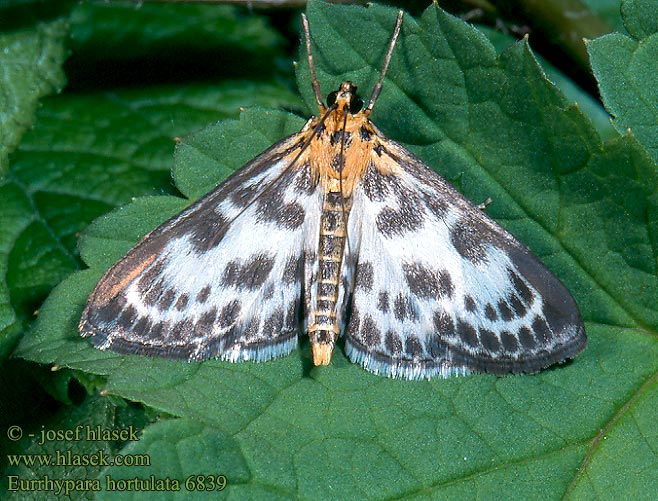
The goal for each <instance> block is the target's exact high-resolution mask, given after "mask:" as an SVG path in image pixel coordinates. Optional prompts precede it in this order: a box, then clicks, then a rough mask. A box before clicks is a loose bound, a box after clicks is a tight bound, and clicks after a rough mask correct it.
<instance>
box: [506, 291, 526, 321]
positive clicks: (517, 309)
mask: <svg viewBox="0 0 658 501" xmlns="http://www.w3.org/2000/svg"><path fill="white" fill-rule="evenodd" d="M507 301H508V303H509V305H510V306H511V307H512V309H513V310H514V313H516V316H517V317H522V316H523V315H525V313H526V311H527V310H528V309H527V308H526V306H525V304H523V302H522V301H521V299H520V298H519V296H517V295H516V294H511V295H510V296H508V298H507Z"/></svg>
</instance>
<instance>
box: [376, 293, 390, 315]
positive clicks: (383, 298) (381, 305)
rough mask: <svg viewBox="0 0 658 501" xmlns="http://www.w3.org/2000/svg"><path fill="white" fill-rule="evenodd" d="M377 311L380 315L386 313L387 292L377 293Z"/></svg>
mask: <svg viewBox="0 0 658 501" xmlns="http://www.w3.org/2000/svg"><path fill="white" fill-rule="evenodd" d="M377 309H378V310H379V311H381V312H382V313H388V292H386V291H382V292H380V293H379V298H378V301H377Z"/></svg>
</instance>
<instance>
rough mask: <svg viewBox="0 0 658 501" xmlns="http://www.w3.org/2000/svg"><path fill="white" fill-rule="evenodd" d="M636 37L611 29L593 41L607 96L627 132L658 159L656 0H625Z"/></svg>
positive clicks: (591, 47)
mask: <svg viewBox="0 0 658 501" xmlns="http://www.w3.org/2000/svg"><path fill="white" fill-rule="evenodd" d="M623 7H624V8H623V11H622V13H623V15H624V22H625V24H626V27H627V29H628V31H629V32H630V33H631V35H632V36H633V38H631V37H628V36H626V35H622V34H620V33H611V34H609V35H605V36H603V37H600V38H597V39H595V40H592V41H590V42H589V43H588V44H587V49H588V51H589V56H590V60H591V64H592V69H593V71H594V75H595V76H596V79H597V80H598V83H599V90H600V92H601V97H602V98H603V102H604V104H605V106H606V108H607V109H608V111H609V112H610V114H611V115H613V117H614V121H613V124H614V126H615V128H616V129H617V130H618V131H619V132H620V133H621V134H626V133H627V132H629V133H631V134H633V135H634V136H635V137H636V138H637V140H638V141H639V142H640V143H642V145H644V147H645V148H646V149H647V151H649V153H650V154H651V156H652V157H653V159H654V161H658V111H657V110H658V89H656V85H655V75H656V74H658V24H656V19H658V16H657V14H658V10H657V9H656V3H655V2H653V1H651V0H636V1H632V2H630V1H628V2H624V4H623Z"/></svg>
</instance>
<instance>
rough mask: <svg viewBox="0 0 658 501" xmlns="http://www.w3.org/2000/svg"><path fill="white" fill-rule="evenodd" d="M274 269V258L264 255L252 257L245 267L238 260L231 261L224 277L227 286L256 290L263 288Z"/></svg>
mask: <svg viewBox="0 0 658 501" xmlns="http://www.w3.org/2000/svg"><path fill="white" fill-rule="evenodd" d="M273 268H274V258H273V257H270V256H268V255H266V254H264V253H261V254H257V255H255V256H252V257H251V258H250V259H249V260H248V261H246V262H245V263H244V264H243V265H241V264H240V262H239V261H238V260H234V261H230V262H229V263H228V264H227V265H226V268H225V269H224V276H223V277H222V280H223V283H224V284H225V285H232V286H234V287H238V288H244V289H248V290H255V289H258V288H259V287H261V286H262V285H263V284H264V283H265V281H266V280H267V278H268V277H269V276H270V273H271V272H272V269H273Z"/></svg>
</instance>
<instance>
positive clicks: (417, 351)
mask: <svg viewBox="0 0 658 501" xmlns="http://www.w3.org/2000/svg"><path fill="white" fill-rule="evenodd" d="M404 351H405V353H406V354H407V355H409V356H410V357H413V358H420V357H421V356H422V355H423V347H422V345H421V344H420V341H418V339H417V338H415V337H408V338H407V340H406V342H405V344H404Z"/></svg>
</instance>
